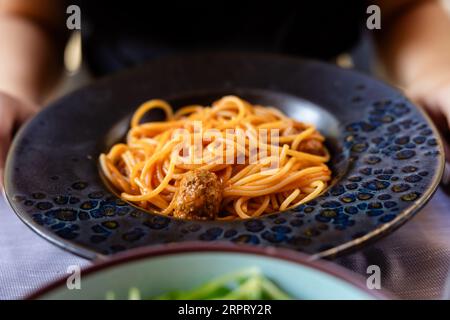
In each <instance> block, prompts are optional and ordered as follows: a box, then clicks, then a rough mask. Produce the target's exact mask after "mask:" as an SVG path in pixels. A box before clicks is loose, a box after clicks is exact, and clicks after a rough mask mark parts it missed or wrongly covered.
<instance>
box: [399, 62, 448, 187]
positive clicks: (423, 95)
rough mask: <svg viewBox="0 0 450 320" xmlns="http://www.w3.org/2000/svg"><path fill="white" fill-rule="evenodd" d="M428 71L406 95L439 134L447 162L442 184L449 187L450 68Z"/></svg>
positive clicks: (414, 83)
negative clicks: (427, 115) (425, 113)
mask: <svg viewBox="0 0 450 320" xmlns="http://www.w3.org/2000/svg"><path fill="white" fill-rule="evenodd" d="M448 69H449V70H448V72H446V71H445V70H442V69H441V70H436V72H432V70H429V72H427V75H423V76H422V77H420V78H419V79H417V81H414V82H413V84H412V85H411V86H410V87H409V88H408V89H407V90H406V94H407V95H408V96H409V97H410V98H411V99H412V100H413V101H414V102H416V103H417V104H418V105H420V106H422V107H423V108H424V109H425V110H426V111H427V113H428V114H429V116H430V117H431V119H432V120H433V122H434V123H435V125H436V126H437V128H438V129H439V130H440V132H441V136H442V138H443V142H444V149H445V156H446V160H447V164H446V172H445V174H444V178H443V184H444V185H446V186H449V185H450V166H449V163H450V147H449V146H450V67H449V68H448Z"/></svg>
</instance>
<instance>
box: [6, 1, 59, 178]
mask: <svg viewBox="0 0 450 320" xmlns="http://www.w3.org/2000/svg"><path fill="white" fill-rule="evenodd" d="M63 19H64V11H63V8H62V7H61V1H59V0H32V1H30V0H0V39H1V40H0V70H1V72H0V185H1V184H2V183H3V174H2V171H3V168H4V161H5V157H6V153H7V150H8V148H9V144H10V141H11V138H12V134H13V131H14V129H15V127H16V126H18V125H20V124H21V123H22V122H24V121H25V120H26V119H27V118H29V117H30V116H31V115H33V114H34V113H35V112H36V111H37V110H38V108H39V105H40V104H41V103H42V101H43V99H45V97H46V94H47V93H48V92H49V90H50V89H51V88H52V86H54V85H55V83H56V82H57V80H58V78H59V76H60V73H61V70H62V61H63V54H62V50H63V41H64V33H65V30H64V29H63V27H64V24H63V23H62V20H63Z"/></svg>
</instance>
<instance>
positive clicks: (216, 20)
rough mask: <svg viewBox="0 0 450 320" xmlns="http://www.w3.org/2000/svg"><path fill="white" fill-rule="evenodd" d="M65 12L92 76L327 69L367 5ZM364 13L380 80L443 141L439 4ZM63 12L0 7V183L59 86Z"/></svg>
mask: <svg viewBox="0 0 450 320" xmlns="http://www.w3.org/2000/svg"><path fill="white" fill-rule="evenodd" d="M72 2H73V3H75V4H78V5H79V7H80V9H81V13H82V17H83V21H82V29H81V30H82V33H83V49H84V53H83V54H84V56H85V57H86V59H87V65H88V66H89V67H90V69H91V70H92V72H93V73H94V74H95V75H104V74H106V73H110V72H114V71H116V70H119V69H121V68H125V67H131V66H135V65H138V64H139V63H142V62H143V61H146V60H149V59H153V58H155V57H158V56H161V55H165V54H168V53H172V52H192V51H201V50H210V49H212V50H246V51H249V50H252V51H265V52H281V53H287V54H294V55H301V56H306V57H314V58H319V59H324V60H329V59H330V58H331V57H333V56H336V55H337V54H338V53H339V52H342V51H345V50H347V49H349V48H351V46H352V45H354V43H355V42H356V41H357V40H358V36H359V34H360V30H361V28H362V27H363V26H364V24H365V23H364V21H365V20H364V19H365V18H367V13H366V11H365V9H366V8H367V6H368V5H369V4H370V3H367V2H365V1H357V0H355V1H346V5H345V6H343V5H342V4H341V3H340V2H338V1H332V2H331V1H327V2H321V1H296V2H295V4H286V3H281V2H280V3H276V4H271V5H267V4H264V3H262V2H258V3H255V2H252V1H249V2H248V3H247V2H240V3H239V4H232V3H231V2H230V1H215V2H214V3H210V4H207V5H206V4H201V3H199V2H193V3H188V4H177V3H176V2H170V1H167V2H160V3H159V5H158V6H156V5H155V4H154V3H153V4H149V3H148V2H147V1H133V0H129V1H126V2H118V4H113V2H110V1H108V2H107V3H101V2H98V1H95V2H94V1H83V0H79V1H72ZM143 3H144V4H145V5H143ZM373 4H376V5H378V6H379V8H380V9H381V29H380V30H373V33H374V38H375V40H376V44H377V49H378V52H379V57H380V61H381V62H382V63H383V65H384V67H385V70H386V71H387V73H388V75H389V77H390V79H392V81H393V83H394V84H396V85H397V86H400V87H401V88H403V89H404V90H405V92H406V94H407V95H408V96H409V97H410V98H411V99H412V100H414V101H415V102H417V103H418V104H419V105H421V106H423V107H424V108H425V110H426V111H427V112H428V113H429V115H430V116H431V117H432V118H433V120H434V121H435V123H436V125H437V126H438V127H439V128H440V129H441V130H442V133H443V135H444V137H448V131H449V127H450V18H449V15H448V14H447V12H446V10H445V8H444V6H443V2H442V1H438V0H397V1H389V0H377V1H374V2H373ZM67 6H68V3H66V2H65V1H61V0H33V1H29V0H0V39H1V41H0V170H1V171H0V175H1V174H2V170H3V167H4V163H5V157H6V154H7V151H8V148H9V145H10V142H11V139H12V137H13V134H14V132H15V130H16V129H17V128H18V126H20V125H21V124H23V123H24V121H26V120H27V119H29V118H30V117H32V116H33V115H34V114H35V113H36V112H38V111H39V110H40V109H41V108H42V107H43V105H44V101H45V99H46V98H47V97H48V94H49V92H51V90H52V89H53V88H54V87H55V85H56V84H57V83H58V81H59V79H60V77H61V74H62V70H63V68H62V67H63V48H64V44H65V41H66V39H67V34H68V30H67V28H66V18H67V15H66V8H67ZM448 155H449V153H448V152H447V156H448ZM1 181H3V179H2V180H1Z"/></svg>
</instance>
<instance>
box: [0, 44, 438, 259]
mask: <svg viewBox="0 0 450 320" xmlns="http://www.w3.org/2000/svg"><path fill="white" fill-rule="evenodd" d="M205 53H211V52H205ZM216 53H217V52H216ZM231 54H233V53H231ZM234 54H237V55H241V54H247V55H255V56H259V57H272V58H274V59H283V60H292V61H294V62H297V63H298V62H303V63H314V64H322V65H327V66H328V67H329V68H330V69H336V70H339V71H340V72H347V73H356V74H358V75H359V76H360V77H362V78H366V79H367V80H368V81H376V82H380V83H382V84H384V85H385V86H388V87H390V88H391V89H392V90H393V91H395V92H397V93H398V94H399V95H401V96H404V95H403V93H402V92H401V91H400V90H398V88H395V87H392V86H391V85H390V84H389V83H387V82H386V81H383V80H382V79H378V78H373V77H370V76H368V75H367V74H364V73H362V72H359V71H357V70H354V69H344V68H340V67H338V66H336V65H333V64H328V63H324V62H322V61H317V60H313V59H302V58H299V57H295V56H289V55H283V54H276V53H254V52H251V53H246V52H239V53H234ZM192 55H195V54H192ZM178 56H179V55H176V54H175V55H169V56H165V57H163V58H160V59H159V60H160V61H163V60H166V59H167V60H170V59H171V58H173V57H178ZM136 69H137V68H131V69H127V70H123V71H119V72H117V73H116V74H114V75H111V76H107V77H104V78H102V79H99V80H97V81H95V82H93V83H88V84H86V85H84V86H82V87H81V88H79V89H77V90H76V91H80V90H83V89H85V88H88V87H89V88H91V89H94V88H95V87H97V86H101V85H102V84H104V83H108V82H111V81H115V80H116V79H118V78H119V79H120V77H122V76H123V75H127V74H132V73H133V72H134V71H135V70H136ZM406 100H407V101H408V102H410V103H411V105H412V106H414V107H415V109H416V110H418V112H419V113H420V114H421V115H422V116H423V117H424V119H425V120H426V122H427V125H428V126H429V127H430V128H431V130H432V132H433V135H434V136H435V137H436V140H437V142H438V143H437V145H438V149H439V154H438V158H439V164H438V168H433V171H434V176H433V179H432V180H431V183H430V185H429V186H428V188H427V189H426V190H425V192H424V193H423V194H422V195H421V196H420V197H419V198H418V199H417V200H416V201H414V203H413V204H411V206H410V207H409V208H406V209H404V210H403V211H402V212H401V213H400V214H398V215H397V217H396V218H395V219H393V220H392V221H389V222H387V223H385V224H383V225H381V226H379V227H378V228H377V229H375V230H373V231H371V232H369V233H367V234H365V235H363V236H360V237H358V238H355V239H353V240H351V241H348V242H346V243H344V244H342V245H339V246H336V247H334V248H331V249H327V250H324V251H322V252H320V253H317V254H313V255H312V256H311V259H312V260H317V259H323V258H333V257H335V256H337V255H338V254H339V255H341V254H343V253H346V252H349V251H350V250H352V249H356V248H357V247H359V246H361V245H366V244H368V243H370V242H372V241H375V240H377V239H378V238H380V237H382V236H385V235H387V234H390V233H391V232H393V231H395V230H396V229H398V228H399V227H400V226H402V225H403V224H404V223H405V222H406V221H408V220H409V219H410V218H412V217H413V216H414V215H415V214H416V213H417V212H418V211H419V210H420V209H421V208H423V206H424V205H425V204H426V203H427V202H428V201H429V200H430V199H431V197H432V195H433V194H434V192H435V191H436V189H437V188H438V186H439V183H440V181H441V178H442V175H443V173H444V169H445V157H444V146H443V142H442V138H441V136H440V134H439V131H438V130H437V128H436V126H435V125H434V123H433V122H432V121H431V119H430V117H429V116H428V115H427V114H426V113H425V111H423V110H422V109H421V108H420V107H418V106H416V105H415V104H414V103H412V102H411V101H410V100H409V99H407V98H406ZM58 102H59V100H56V101H54V102H52V103H51V104H50V105H49V106H48V107H47V108H45V110H46V111H47V112H49V110H50V109H51V108H53V107H56V106H57V105H58ZM25 126H26V124H25V125H23V126H22V127H21V128H20V129H19V131H18V132H17V134H16V137H18V136H20V134H21V133H22V132H23V130H24V128H25ZM16 143H17V139H16V138H14V139H13V141H12V143H11V147H10V150H11V149H14V147H15V144H16ZM10 162H11V161H10V157H9V156H8V157H7V159H6V165H5V173H6V172H8V170H10V169H9V167H10V166H12V164H10ZM6 176H7V175H6V174H5V175H4V186H5V187H4V188H3V193H4V195H5V198H6V199H7V203H9V205H10V207H11V208H12V209H13V211H14V212H15V213H16V215H17V216H18V217H19V218H20V219H21V220H22V221H23V222H24V223H25V224H26V225H27V226H28V227H29V228H30V229H31V230H33V231H34V232H36V233H37V234H39V235H40V236H42V237H43V238H44V239H46V240H48V241H49V242H51V243H53V244H55V245H57V246H59V247H61V248H63V249H65V250H68V251H70V252H72V253H74V254H76V255H79V256H81V257H84V258H88V259H99V260H104V259H108V255H104V254H101V253H97V252H95V251H93V250H92V249H90V248H88V247H87V246H83V245H80V244H76V243H74V242H71V241H67V240H66V239H62V238H59V237H57V236H54V235H49V234H47V233H48V232H47V230H46V229H45V228H44V227H42V226H40V225H39V224H37V223H36V222H35V221H34V220H33V219H32V218H31V216H29V215H24V214H22V213H21V212H20V210H18V209H16V208H15V206H14V204H13V201H12V199H11V198H10V197H9V196H8V194H7V193H6V191H5V190H6V188H7V184H8V181H7V179H6ZM113 256H114V255H113Z"/></svg>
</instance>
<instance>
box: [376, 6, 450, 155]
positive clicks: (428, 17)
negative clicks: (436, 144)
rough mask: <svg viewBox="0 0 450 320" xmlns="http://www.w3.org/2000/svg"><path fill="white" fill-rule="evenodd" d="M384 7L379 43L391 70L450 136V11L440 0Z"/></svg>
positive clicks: (395, 79) (444, 133) (410, 94)
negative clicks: (449, 11)
mask: <svg viewBox="0 0 450 320" xmlns="http://www.w3.org/2000/svg"><path fill="white" fill-rule="evenodd" d="M379 5H380V7H381V17H382V21H381V32H380V33H379V36H378V37H377V44H378V49H379V52H380V57H381V59H382V61H383V63H384V65H385V67H386V68H385V69H386V71H387V72H388V74H389V76H390V77H391V79H392V80H393V81H394V82H395V83H396V84H397V85H398V86H400V87H401V88H403V89H404V90H405V92H406V94H407V95H408V96H409V97H410V98H411V99H412V100H414V101H415V102H417V103H418V104H420V105H422V106H423V107H424V108H425V109H426V110H427V111H428V113H429V114H430V116H431V117H432V118H433V120H434V121H435V123H436V124H437V126H438V127H439V128H440V129H441V132H442V133H443V136H444V138H447V139H448V138H450V137H449V136H448V132H449V127H450V14H449V13H448V12H447V11H446V10H445V7H444V6H443V3H442V1H439V0H418V1H417V0H396V1H391V0H383V1H379ZM447 151H448V150H447ZM446 154H447V158H448V159H450V154H449V152H446Z"/></svg>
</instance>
